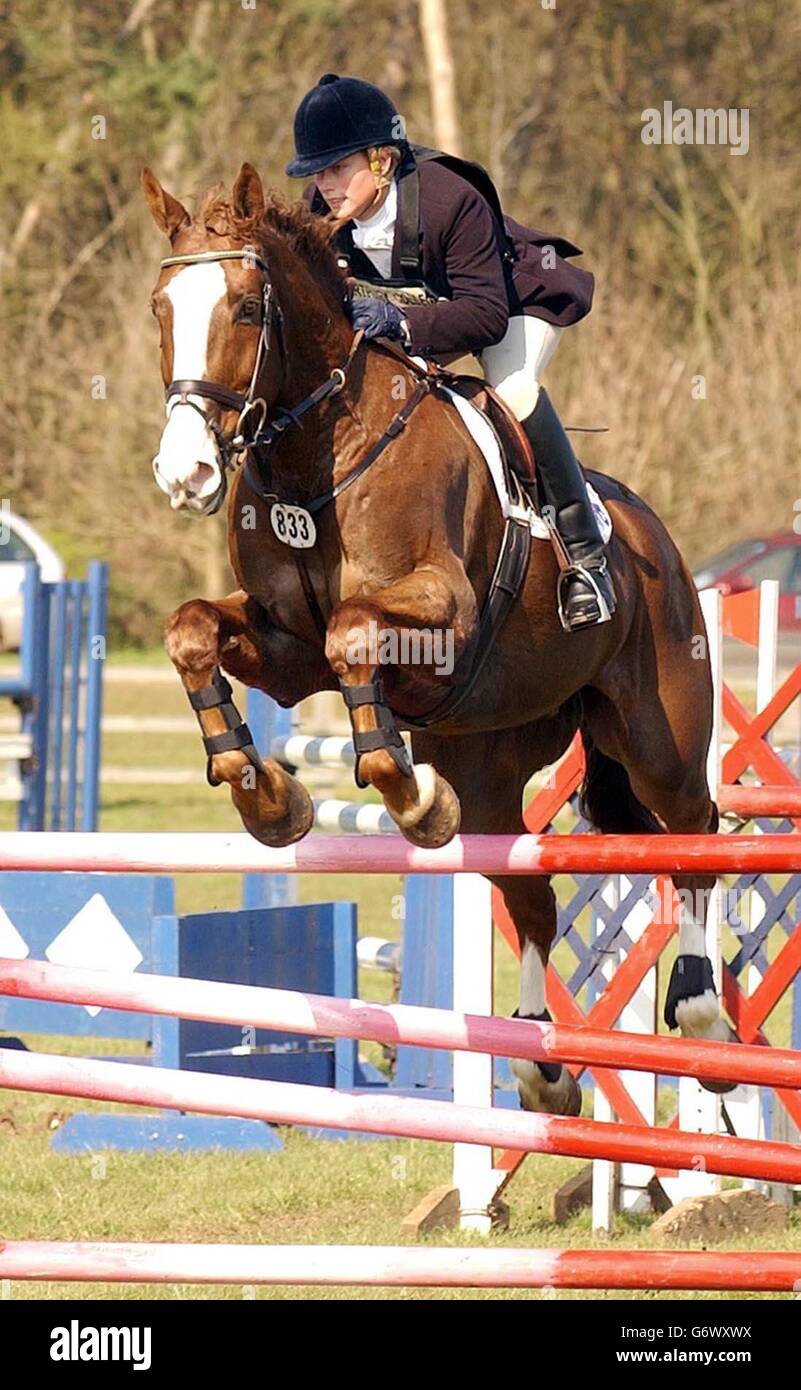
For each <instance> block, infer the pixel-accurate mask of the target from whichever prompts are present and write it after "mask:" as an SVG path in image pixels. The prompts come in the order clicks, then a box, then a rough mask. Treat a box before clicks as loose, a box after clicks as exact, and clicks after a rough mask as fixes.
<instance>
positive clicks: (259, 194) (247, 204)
mask: <svg viewBox="0 0 801 1390" xmlns="http://www.w3.org/2000/svg"><path fill="white" fill-rule="evenodd" d="M231 208H232V210H233V213H234V216H235V217H237V218H239V220H240V221H242V222H250V221H251V219H253V218H260V217H261V215H262V213H263V212H264V188H263V187H262V182H261V179H260V178H259V175H258V173H257V172H256V170H255V169H254V168H253V165H252V164H247V163H245V164H243V165H242V168H241V169H240V170H239V173H238V174H237V177H236V183H235V184H234V187H233V192H232V194H231Z"/></svg>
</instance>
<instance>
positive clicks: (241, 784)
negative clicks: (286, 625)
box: [165, 591, 330, 846]
mask: <svg viewBox="0 0 801 1390" xmlns="http://www.w3.org/2000/svg"><path fill="white" fill-rule="evenodd" d="M165 645H166V648H167V653H168V655H169V657H170V660H171V661H172V662H173V665H174V666H175V668H176V670H177V671H178V674H179V676H180V677H181V680H182V682H183V685H184V688H185V689H186V692H187V695H188V696H189V700H190V703H191V705H192V707H193V709H194V710H195V712H196V714H197V717H198V721H199V723H200V727H201V730H202V733H203V740H204V746H205V748H206V753H207V777H208V780H209V782H210V783H211V785H212V786H217V785H219V784H220V783H222V782H227V783H228V785H229V786H230V788H231V799H232V801H233V803H234V805H235V807H236V809H237V811H238V812H239V814H240V816H241V817H242V823H243V825H244V827H245V829H246V830H247V831H248V832H249V833H250V834H251V835H253V836H254V838H255V839H257V840H260V841H261V842H262V844H266V845H275V846H277V845H288V844H292V843H293V842H294V841H295V840H299V839H300V838H301V837H302V836H303V835H305V834H306V833H307V832H308V831H309V830H310V829H311V826H312V822H313V819H314V811H313V807H312V803H311V798H310V797H309V794H308V792H307V791H306V789H305V787H303V786H302V785H301V783H300V782H298V781H297V780H296V779H295V778H294V777H291V776H290V775H289V773H287V772H286V771H285V770H284V769H283V768H282V767H281V766H280V764H279V763H277V762H276V761H275V760H274V759H273V758H269V757H267V758H264V759H262V758H261V757H260V755H259V753H258V750H257V749H256V748H255V747H254V745H253V740H252V738H251V735H250V731H249V729H248V727H247V725H246V724H245V723H244V721H243V720H242V718H241V716H240V714H239V711H238V710H237V708H236V706H235V705H234V703H233V700H232V698H231V687H230V685H229V684H228V682H227V680H226V679H225V676H224V675H223V673H222V670H221V669H220V668H221V666H224V667H225V669H226V670H227V671H228V672H229V673H230V674H231V675H233V676H235V677H236V678H237V679H239V680H241V681H243V682H244V683H245V684H246V685H250V686H256V687H258V688H260V689H264V690H266V691H267V692H268V693H269V694H271V695H273V696H274V697H275V698H277V699H279V700H280V701H281V702H282V703H287V704H290V703H295V701H296V700H299V699H302V698H303V696H304V695H307V694H309V693H311V691H312V690H315V689H319V688H321V687H322V685H324V684H325V677H326V674H328V677H329V680H330V673H327V672H326V670H325V663H324V662H322V659H321V657H320V656H319V655H318V654H316V653H314V652H313V650H312V649H311V648H308V649H307V648H306V647H305V645H304V644H303V643H300V642H298V641H297V640H296V639H295V638H293V637H289V636H288V635H287V634H284V633H280V632H278V631H277V630H276V629H275V628H273V627H272V626H271V625H270V623H269V621H268V619H267V615H266V613H265V612H264V609H263V608H261V606H260V605H259V604H258V603H256V601H255V600H254V599H252V598H250V597H249V596H248V595H247V594H245V593H244V592H242V591H239V592H238V593H235V594H230V595H229V596H228V597H227V598H224V599H218V600H216V601H214V602H211V601H207V600H205V599H193V600H191V601H190V602H188V603H184V604H182V605H181V607H180V608H178V609H177V610H176V612H175V613H173V615H172V617H171V618H170V620H169V622H168V624H167V628H166V632H165ZM315 663H316V667H317V670H316V671H315ZM273 673H274V674H273ZM315 675H316V676H317V677H322V679H321V680H320V684H317V683H316V681H315Z"/></svg>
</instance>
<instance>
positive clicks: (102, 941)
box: [45, 893, 144, 1017]
mask: <svg viewBox="0 0 801 1390" xmlns="http://www.w3.org/2000/svg"><path fill="white" fill-rule="evenodd" d="M45 955H46V956H47V959H48V960H51V961H52V962H53V964H54V965H79V966H81V967H82V968H83V969H89V970H122V971H133V970H135V969H136V967H137V965H140V964H141V962H142V961H143V960H144V956H143V955H142V953H141V951H140V950H139V947H138V946H137V944H136V942H135V941H134V940H133V939H132V938H131V937H130V936H129V935H128V933H127V931H126V930H125V928H124V926H123V925H122V923H121V922H120V920H119V918H118V917H116V916H115V915H114V913H113V912H112V910H111V908H110V907H109V905H108V903H107V902H106V900H105V898H104V897H103V895H102V893H95V894H94V895H93V897H91V898H90V899H89V901H88V902H87V903H84V905H83V907H82V908H81V909H80V911H79V912H76V914H75V916H74V917H73V918H72V920H71V921H69V922H68V923H67V925H66V927H64V929H63V931H60V932H59V934H58V936H57V937H55V938H54V939H53V940H52V941H51V942H50V945H49V946H48V948H47V950H46V951H45ZM84 1008H85V1009H86V1012H87V1013H88V1014H91V1015H92V1017H94V1016H95V1014H99V1013H100V1012H101V1010H100V1009H99V1008H97V1007H96V1006H95V1005H94V1004H85V1005H84Z"/></svg>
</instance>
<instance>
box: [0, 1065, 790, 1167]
mask: <svg viewBox="0 0 801 1390" xmlns="http://www.w3.org/2000/svg"><path fill="white" fill-rule="evenodd" d="M0 1087H2V1088H3V1089H5V1090H18V1091H36V1092H40V1093H44V1094H46V1095H62V1096H80V1097H82V1098H83V1099H85V1100H104V1101H116V1102H119V1103H121V1104H125V1105H145V1106H149V1107H162V1106H164V1107H167V1108H168V1109H173V1110H190V1111H197V1112H198V1113H200V1114H202V1115H235V1116H238V1117H240V1118H241V1119H253V1120H266V1121H268V1122H269V1123H273V1124H289V1125H314V1126H322V1127H328V1128H331V1129H347V1130H358V1131H363V1132H365V1133H368V1134H393V1135H396V1136H397V1137H398V1138H402V1139H434V1140H439V1141H441V1142H444V1143H451V1144H484V1145H487V1146H489V1145H492V1146H493V1147H495V1148H503V1149H517V1150H520V1151H521V1152H523V1151H524V1152H527V1153H549V1154H559V1155H561V1156H562V1157H567V1158H606V1159H612V1160H613V1161H615V1162H620V1163H650V1164H654V1165H656V1164H657V1163H660V1164H665V1163H666V1164H670V1165H671V1166H672V1167H675V1168H698V1167H699V1165H703V1166H704V1167H705V1169H706V1171H708V1172H710V1173H721V1174H725V1175H727V1176H729V1177H741V1178H762V1179H764V1180H765V1181H768V1182H792V1183H801V1147H796V1146H794V1145H791V1144H776V1143H772V1142H768V1141H766V1140H755V1139H731V1138H729V1137H728V1135H723V1136H721V1135H717V1134H685V1133H682V1132H681V1131H679V1130H667V1129H663V1130H652V1129H647V1128H645V1127H644V1126H637V1125H620V1124H602V1123H600V1122H599V1121H597V1120H581V1119H567V1118H564V1117H562V1116H553V1115H535V1114H528V1113H525V1112H520V1111H514V1110H502V1109H495V1110H490V1109H479V1108H478V1107H475V1106H467V1105H453V1104H449V1103H447V1102H443V1101H433V1100H415V1099H409V1098H406V1097H402V1096H398V1097H395V1096H387V1095H375V1096H373V1095H353V1094H349V1093H347V1092H340V1091H334V1090H331V1089H328V1088H327V1087H324V1086H298V1085H294V1084H289V1083H287V1082H281V1081H255V1080H252V1079H250V1078H249V1077H238V1076H213V1075H211V1074H208V1073H206V1072H186V1071H167V1070H164V1069H161V1068H157V1067H143V1066H136V1065H129V1064H127V1063H125V1064H122V1063H119V1062H95V1061H90V1060H88V1059H86V1058H83V1057H55V1056H50V1055H40V1054H38V1053H35V1052H17V1051H13V1050H9V1051H5V1050H3V1049H0Z"/></svg>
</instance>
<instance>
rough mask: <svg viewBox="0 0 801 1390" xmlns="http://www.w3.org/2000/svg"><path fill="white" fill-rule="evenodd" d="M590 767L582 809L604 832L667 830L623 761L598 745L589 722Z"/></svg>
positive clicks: (653, 832) (587, 759)
mask: <svg viewBox="0 0 801 1390" xmlns="http://www.w3.org/2000/svg"><path fill="white" fill-rule="evenodd" d="M581 739H582V742H583V744H584V759H585V764H586V769H585V773H584V782H583V783H582V787H581V791H580V792H579V809H580V811H581V814H582V816H583V817H584V819H585V820H588V821H589V822H590V824H591V825H592V826H593V827H594V828H595V829H596V830H600V832H601V834H602V835H656V834H661V833H662V832H663V826H661V825H660V823H659V821H658V820H657V818H656V816H655V815H654V813H653V811H649V810H648V807H647V806H643V804H642V802H641V801H638V800H637V797H636V796H635V795H634V792H633V791H632V787H631V782H630V781H629V774H628V773H627V771H626V769H625V767H624V766H623V764H622V763H619V762H618V761H617V759H616V758H610V757H608V756H607V754H606V753H602V752H601V751H600V749H599V748H596V746H595V744H594V743H593V741H592V736H591V734H590V732H589V730H588V729H587V727H586V725H584V724H582V726H581Z"/></svg>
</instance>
